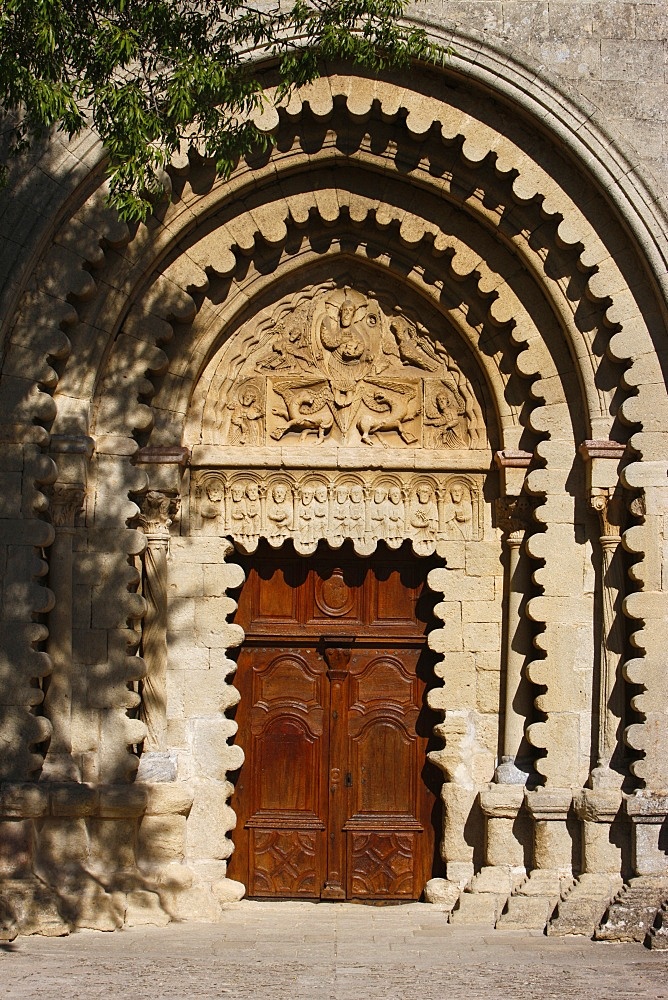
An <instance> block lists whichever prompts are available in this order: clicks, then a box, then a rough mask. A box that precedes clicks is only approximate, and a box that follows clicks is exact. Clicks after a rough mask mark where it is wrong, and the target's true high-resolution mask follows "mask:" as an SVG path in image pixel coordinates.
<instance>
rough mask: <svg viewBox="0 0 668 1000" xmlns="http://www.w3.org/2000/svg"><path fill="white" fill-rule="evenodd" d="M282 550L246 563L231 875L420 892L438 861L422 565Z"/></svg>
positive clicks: (359, 891)
mask: <svg viewBox="0 0 668 1000" xmlns="http://www.w3.org/2000/svg"><path fill="white" fill-rule="evenodd" d="M286 555H287V554H286V553H283V552H282V551H281V552H276V551H275V550H270V551H267V552H264V551H263V552H259V553H258V554H257V556H256V557H255V558H254V559H247V560H245V563H246V571H247V576H248V579H247V583H246V585H245V587H244V589H243V591H242V594H241V599H240V601H239V612H238V615H237V618H236V620H237V621H238V622H239V623H240V624H241V625H242V626H243V627H244V629H245V630H246V634H247V641H246V643H245V644H244V647H243V648H242V650H241V651H240V654H239V660H238V670H237V683H238V687H239V690H240V694H241V701H240V704H239V707H238V710H237V720H238V722H239V727H240V729H239V741H240V743H241V745H242V747H243V749H244V751H245V754H246V764H245V766H244V768H242V770H241V772H240V776H239V779H238V782H237V787H236V791H235V796H234V799H233V806H234V808H235V810H236V811H237V816H238V822H237V829H236V832H235V836H234V840H235V848H236V849H235V854H234V856H233V858H232V860H231V863H230V874H231V875H232V876H233V877H235V878H238V879H240V880H241V881H244V882H245V884H246V885H247V886H248V890H249V894H250V895H253V896H258V897H263V898H264V897H291V896H292V897H295V898H312V899H316V898H326V899H344V898H349V899H359V900H363V899H368V900H382V899H387V900H392V899H395V900H401V899H417V898H418V897H419V895H420V893H421V891H422V888H423V886H424V883H425V881H426V880H427V879H428V878H429V877H430V875H431V866H432V858H433V856H434V854H435V842H434V822H433V817H432V815H431V814H432V811H433V810H434V802H435V800H434V795H433V790H432V791H430V790H429V789H427V787H426V785H425V783H424V781H423V778H422V774H423V772H424V770H425V754H426V749H427V741H428V736H429V732H430V730H431V724H429V725H426V724H425V722H424V716H425V712H426V709H425V688H426V681H427V673H428V671H427V672H426V671H425V663H424V661H425V648H426V647H425V645H424V635H425V632H426V630H427V627H428V620H427V619H428V617H429V616H428V614H426V613H425V607H427V608H428V607H429V602H426V603H425V601H424V590H425V586H424V580H425V575H426V571H427V570H428V568H429V566H428V565H426V564H425V562H424V561H422V562H419V563H417V562H416V560H415V557H413V556H410V557H409V558H408V559H401V558H399V557H398V554H397V553H392V554H391V558H390V559H388V558H385V559H383V558H377V559H375V560H374V559H371V560H364V559H360V558H358V557H356V556H354V554H352V553H351V552H346V551H345V547H344V551H337V552H331V551H329V550H327V551H325V552H323V553H320V552H319V553H318V554H317V555H316V556H314V557H313V558H311V559H308V560H307V559H301V558H293V559H291V558H289V557H288V558H286ZM431 603H432V604H433V602H431ZM426 655H427V656H428V655H430V654H426Z"/></svg>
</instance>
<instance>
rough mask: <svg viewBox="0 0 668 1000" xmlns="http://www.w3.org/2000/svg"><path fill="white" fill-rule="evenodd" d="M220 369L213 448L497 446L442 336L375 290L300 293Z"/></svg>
mask: <svg viewBox="0 0 668 1000" xmlns="http://www.w3.org/2000/svg"><path fill="white" fill-rule="evenodd" d="M217 373H218V374H217V377H216V379H215V385H214V387H213V392H212V393H211V394H210V397H209V398H210V400H211V402H207V407H208V408H209V412H208V414H207V417H206V418H205V421H204V425H205V430H204V440H205V442H206V443H208V444H221V445H230V446H239V447H266V446H270V447H271V446H274V445H276V444H278V443H280V442H284V443H287V444H290V443H294V442H298V441H308V442H309V443H310V444H332V445H338V446H344V447H345V446H356V445H360V444H363V445H367V446H368V447H370V448H379V447H385V448H388V447H391V448H429V449H434V450H445V451H447V450H463V449H471V448H477V449H482V448H485V447H486V444H487V439H486V434H485V428H484V420H483V415H482V411H481V408H480V404H479V402H478V400H477V398H476V394H475V392H474V390H473V387H472V385H471V383H470V381H469V380H468V379H467V377H466V376H465V375H464V373H463V372H462V371H461V369H460V368H459V367H458V366H457V364H456V363H455V361H454V360H453V358H452V357H451V355H450V353H449V351H448V349H447V347H446V346H445V345H444V343H442V342H441V339H439V337H438V336H437V335H435V334H434V333H432V332H430V331H428V330H426V329H425V327H424V326H423V325H422V324H421V323H420V321H419V318H418V317H414V316H408V315H407V314H405V313H404V312H401V311H400V310H399V307H398V306H397V305H396V304H394V303H391V302H390V301H389V300H388V297H387V295H384V296H382V301H381V297H379V296H377V295H376V294H375V293H374V292H373V291H370V290H366V291H365V292H363V291H361V290H359V289H356V288H353V287H351V286H349V285H346V286H344V287H339V288H333V287H326V286H321V287H319V288H315V289H310V290H307V291H304V292H302V293H300V294H299V295H298V296H295V297H294V298H293V300H292V301H291V302H290V303H288V304H283V305H282V306H280V307H278V308H277V309H276V311H275V313H274V314H273V315H271V316H267V315H265V316H264V317H262V318H260V319H258V320H256V321H255V326H254V327H252V326H249V327H247V328H244V329H242V331H240V332H239V333H238V334H236V335H235V336H234V337H232V338H231V341H230V343H229V344H228V345H227V347H226V348H225V350H224V351H223V352H222V354H221V358H220V362H219V364H218V367H217Z"/></svg>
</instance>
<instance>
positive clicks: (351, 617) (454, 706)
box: [0, 4, 668, 944]
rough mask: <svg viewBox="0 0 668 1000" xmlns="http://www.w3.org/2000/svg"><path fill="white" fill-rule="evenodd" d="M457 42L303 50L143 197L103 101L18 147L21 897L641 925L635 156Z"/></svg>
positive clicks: (12, 448)
mask: <svg viewBox="0 0 668 1000" xmlns="http://www.w3.org/2000/svg"><path fill="white" fill-rule="evenodd" d="M471 6H472V7H473V6H475V4H471ZM504 6H512V5H507V4H506V5H504ZM430 17H432V22H433V23H432V24H431V29H430V30H433V32H434V33H435V34H436V35H437V36H438V37H439V38H441V39H445V38H446V35H445V34H444V33H443V31H444V29H443V25H442V24H441V22H440V21H439V17H438V16H436V15H430ZM455 50H456V55H455V56H453V57H452V58H451V59H450V60H449V61H448V62H447V64H446V65H445V66H444V67H443V68H438V69H437V68H435V67H422V66H415V67H413V70H412V71H411V73H410V75H407V76H401V75H399V74H397V75H388V76H384V77H382V78H379V79H374V80H372V79H368V78H365V77H361V76H359V75H356V74H354V73H352V72H351V71H350V70H349V69H347V68H346V67H341V66H338V67H335V66H332V67H327V68H326V72H325V73H324V75H323V77H322V79H320V80H319V81H317V82H316V83H315V84H313V85H312V86H311V87H309V88H308V89H306V90H304V91H299V92H295V93H294V94H292V95H291V96H290V98H289V101H287V103H284V104H283V105H281V106H280V107H279V109H278V110H276V111H275V112H272V111H266V112H265V113H264V115H263V117H261V118H260V119H259V124H260V126H261V127H262V128H263V129H264V130H265V131H266V133H267V134H268V135H270V136H271V137H272V142H271V144H270V145H269V148H268V149H267V150H266V151H265V152H258V153H257V154H255V155H253V156H249V157H248V158H247V159H245V160H243V161H241V162H239V163H238V165H237V167H236V168H235V170H234V171H233V173H232V174H231V176H230V177H229V179H227V180H226V181H222V180H216V179H215V177H214V172H213V171H212V170H211V165H210V164H209V163H207V161H206V159H204V158H203V157H201V156H199V155H198V154H196V153H195V152H194V153H193V154H192V155H191V156H190V157H184V158H183V159H178V160H175V161H174V163H173V164H172V165H171V166H170V168H169V176H170V183H171V197H170V199H169V201H168V202H167V203H165V204H162V205H161V206H156V210H155V217H154V218H153V219H152V220H151V223H150V225H147V226H141V227H139V228H136V229H135V228H129V227H128V226H126V225H124V224H121V223H119V221H118V219H117V218H116V217H115V216H114V215H113V214H112V213H111V212H110V211H109V210H108V209H107V208H106V207H105V203H104V184H103V181H102V173H101V170H100V162H101V157H102V151H101V150H100V149H99V147H98V146H97V145H96V144H95V143H94V142H93V141H92V140H91V144H90V148H89V149H88V151H87V152H86V151H84V152H82V153H81V156H82V157H83V159H81V158H79V159H77V161H76V164H75V163H74V162H73V161H72V162H71V161H70V160H69V159H67V156H69V155H70V154H69V153H68V154H67V156H66V155H65V154H64V153H63V157H64V158H63V160H62V163H61V161H60V160H58V156H57V155H56V154H57V146H53V147H51V146H50V147H49V150H50V151H49V150H47V151H45V153H44V157H45V159H44V163H43V164H42V166H43V167H44V169H43V170H42V169H41V168H39V170H40V172H41V176H42V177H44V176H48V177H57V178H58V182H57V184H56V187H57V190H56V187H54V188H53V189H52V188H51V187H49V188H48V190H49V191H50V192H51V193H50V195H49V199H50V200H49V199H47V198H46V195H45V196H44V200H43V202H40V201H39V199H36V201H37V202H38V203H39V204H43V212H44V216H43V218H42V219H41V221H40V222H39V225H38V224H37V222H35V228H34V231H31V232H32V235H29V234H28V233H27V232H26V235H25V248H24V249H23V250H21V252H20V253H19V252H18V251H17V256H16V259H15V260H14V259H13V258H12V259H13V261H14V262H13V263H12V265H11V268H10V272H11V273H10V274H9V277H8V280H7V284H6V286H5V291H4V293H3V294H4V298H3V304H4V310H3V316H2V331H3V337H4V340H3V345H4V348H3V350H4V353H3V355H2V357H3V362H2V363H3V368H2V379H1V380H0V401H1V403H2V424H1V427H0V430H1V432H2V441H3V448H2V454H3V504H2V515H1V517H0V558H1V559H2V567H3V578H2V590H1V597H2V603H1V605H0V633H1V636H2V640H1V645H2V660H1V661H0V676H2V679H3V684H2V691H1V692H0V702H1V703H2V704H1V706H0V745H2V747H3V750H2V756H1V757H0V766H1V768H2V770H1V772H0V898H1V899H2V900H3V901H4V902H6V905H7V907H8V912H11V920H10V921H9V923H10V924H11V926H13V927H14V928H16V929H19V930H21V931H23V932H25V933H30V932H43V933H64V932H66V931H67V930H68V929H71V928H74V927H80V926H84V927H98V928H105V929H110V928H113V927H119V926H122V925H123V924H124V923H130V924H131V923H141V922H157V923H161V922H162V923H164V922H167V921H168V920H171V919H175V920H180V919H198V920H215V919H217V918H218V917H219V916H220V913H221V907H222V906H223V905H224V904H228V903H234V902H235V901H238V900H239V899H241V898H242V897H243V896H244V895H248V896H252V897H259V898H308V899H329V900H337V899H354V900H359V901H367V902H378V901H381V902H382V901H392V902H397V901H402V900H404V901H406V900H418V899H421V900H423V901H426V902H435V903H439V904H441V905H442V906H443V907H444V909H445V912H446V913H448V914H449V917H450V919H452V920H453V921H455V922H458V923H463V924H465V923H467V922H471V923H482V924H487V925H489V926H490V927H491V926H493V925H494V926H498V927H499V928H502V927H510V928H518V927H522V928H534V929H541V930H542V929H545V928H548V930H549V933H563V934H565V933H586V934H589V935H592V934H594V933H596V934H597V936H599V937H602V938H611V939H614V938H616V937H617V938H618V937H619V936H620V935H621V936H624V935H626V937H627V938H629V937H630V938H635V939H638V940H640V939H642V938H644V937H645V935H646V934H648V933H650V929H651V928H652V927H653V930H652V933H650V939H651V940H652V941H656V942H657V943H659V944H660V942H661V941H662V940H663V937H665V933H666V929H665V927H664V925H663V924H662V922H661V921H662V920H663V921H664V923H665V910H663V911H661V909H660V907H661V905H662V903H663V901H664V899H666V898H668V854H667V845H666V843H665V827H666V814H667V809H668V763H667V762H668V752H667V750H668V707H667V706H668V697H667V691H666V672H665V669H664V662H665V649H666V646H667V645H668V631H667V630H668V625H667V622H668V615H666V597H665V587H666V578H665V568H663V566H664V561H665V552H664V546H665V538H664V535H665V524H666V511H668V478H667V469H666V440H665V435H666V427H667V426H668V398H667V394H666V385H665V358H666V356H668V348H667V346H666V332H665V330H666V316H667V309H666V297H665V276H666V273H667V268H666V261H665V256H664V254H665V233H666V224H665V215H664V214H663V209H662V207H661V199H660V197H659V187H658V186H657V187H656V189H655V190H653V191H652V190H651V189H650V188H648V187H647V184H646V180H645V173H644V172H643V169H644V168H643V167H642V164H641V162H640V161H641V159H642V158H641V157H639V156H637V155H636V157H635V159H634V158H633V156H632V155H631V153H630V152H629V151H628V148H627V146H625V144H624V142H623V141H622V140H621V139H615V138H614V137H611V136H612V133H611V132H610V130H609V129H608V124H609V123H608V124H606V122H605V121H604V120H602V113H601V115H599V114H595V113H594V112H593V111H592V108H591V107H590V106H589V105H586V104H585V103H582V102H581V101H580V102H578V100H576V98H575V97H574V96H573V95H572V93H571V91H569V90H568V89H567V88H566V87H565V86H562V85H561V84H559V81H558V80H557V78H556V77H555V78H553V77H549V75H546V74H545V73H543V71H542V70H541V71H540V72H538V71H537V70H536V69H534V70H532V71H531V72H530V73H529V72H528V70H527V67H526V66H525V65H524V63H522V62H520V61H519V60H517V59H515V58H514V56H513V55H512V53H510V52H505V53H504V57H503V59H501V58H500V55H499V51H500V50H499V49H498V48H495V47H494V46H493V45H492V44H491V43H490V42H489V39H487V40H485V38H483V37H482V36H476V37H475V38H474V37H473V35H469V34H467V33H466V32H462V33H461V34H460V35H458V37H457V39H456V41H455ZM527 58H528V57H527ZM541 65H542V64H541ZM265 76H266V88H267V92H271V91H272V88H273V87H275V86H276V80H275V78H274V77H273V75H272V68H271V66H267V68H266V71H265ZM583 86H584V84H583ZM603 118H604V116H603ZM54 141H55V140H54ZM54 149H55V150H56V152H54V151H53V150H54ZM50 157H55V159H54V160H53V161H52V160H51V159H50ZM64 164H69V166H65V165H64ZM47 167H48V169H47ZM35 170H38V167H36V168H35ZM59 171H60V173H59ZM35 183H37V182H36V179H35V174H34V173H32V172H31V171H30V170H28V169H27V172H26V176H25V178H23V180H20V182H19V181H17V185H18V187H17V190H19V192H20V191H22V190H23V188H22V187H21V184H25V185H26V190H32V188H31V185H33V184H35ZM40 183H41V181H40ZM44 183H46V182H44ZM49 183H50V182H49ZM55 183H56V182H55V181H54V184H55ZM17 197H18V196H17ZM21 197H22V196H21ZM47 201H48V204H47ZM31 241H32V242H31ZM661 913H663V914H664V916H663V917H662V916H661ZM657 914H658V916H657ZM655 920H656V926H653V925H654V922H655ZM620 928H621V929H620ZM7 933H9V932H7ZM662 935H663V937H662Z"/></svg>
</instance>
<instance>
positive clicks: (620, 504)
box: [591, 489, 626, 541]
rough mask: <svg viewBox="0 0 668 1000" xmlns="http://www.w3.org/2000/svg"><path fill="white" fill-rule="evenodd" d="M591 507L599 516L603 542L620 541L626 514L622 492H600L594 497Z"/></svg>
mask: <svg viewBox="0 0 668 1000" xmlns="http://www.w3.org/2000/svg"><path fill="white" fill-rule="evenodd" d="M591 506H592V509H593V510H595V511H596V513H597V514H598V518H599V521H600V524H601V540H602V541H603V540H605V539H610V540H611V541H612V540H615V541H619V538H620V536H621V531H622V528H623V525H624V517H625V514H626V506H625V503H624V497H623V496H622V494H621V492H619V491H616V490H606V489H602V490H599V491H597V492H596V493H594V495H593V496H592V498H591Z"/></svg>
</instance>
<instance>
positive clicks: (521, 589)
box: [495, 496, 531, 785]
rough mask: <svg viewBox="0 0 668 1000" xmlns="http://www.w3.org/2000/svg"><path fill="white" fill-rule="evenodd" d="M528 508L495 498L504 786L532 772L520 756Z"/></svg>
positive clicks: (499, 775) (520, 500)
mask: <svg viewBox="0 0 668 1000" xmlns="http://www.w3.org/2000/svg"><path fill="white" fill-rule="evenodd" d="M530 511H531V506H530V502H529V499H528V497H525V496H517V497H504V498H502V499H501V500H499V501H497V515H498V520H499V524H500V526H501V527H502V528H503V530H504V541H505V543H506V547H507V549H508V576H507V580H508V588H507V604H506V649H505V660H506V687H505V698H504V706H505V716H504V718H505V721H504V729H503V742H502V747H503V752H502V755H501V762H500V763H499V766H498V767H497V769H496V773H495V780H496V781H497V782H499V783H501V784H506V785H524V784H526V780H527V778H528V776H529V773H530V771H531V763H530V761H528V760H527V759H526V758H522V744H523V742H524V726H525V723H526V720H527V717H528V715H529V713H530V711H531V696H530V691H529V687H528V684H527V683H526V682H525V681H524V675H523V670H524V661H525V657H526V651H527V650H528V648H529V643H530V637H529V634H528V623H527V620H526V618H525V617H524V616H523V614H522V611H521V603H522V600H523V599H524V598H525V596H526V594H527V592H528V589H529V585H530V575H529V571H528V568H527V564H526V560H525V559H524V558H523V556H522V551H521V550H522V544H523V542H524V534H525V531H526V529H527V527H528V526H529V516H530Z"/></svg>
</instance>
